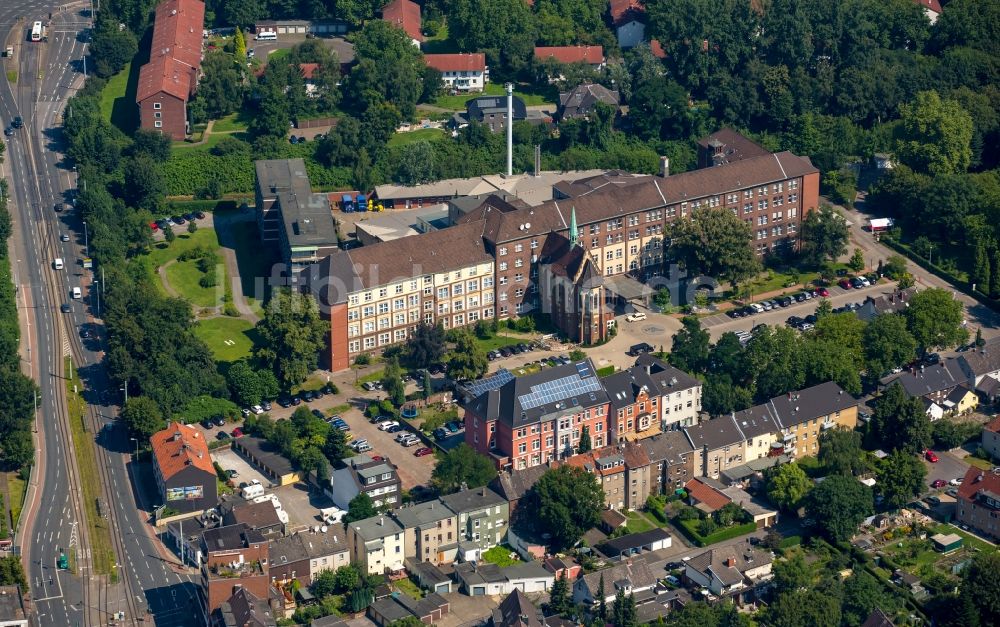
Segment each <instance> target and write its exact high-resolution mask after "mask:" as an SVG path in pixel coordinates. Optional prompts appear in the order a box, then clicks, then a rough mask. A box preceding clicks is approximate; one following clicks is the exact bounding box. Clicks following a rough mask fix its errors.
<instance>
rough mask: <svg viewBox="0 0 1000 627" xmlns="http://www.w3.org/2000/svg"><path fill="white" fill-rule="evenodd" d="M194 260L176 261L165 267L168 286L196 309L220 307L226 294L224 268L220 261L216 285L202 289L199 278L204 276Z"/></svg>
mask: <svg viewBox="0 0 1000 627" xmlns="http://www.w3.org/2000/svg"><path fill="white" fill-rule="evenodd" d="M196 263H197V262H196V261H195V260H194V259H189V260H187V261H178V262H177V263H173V264H170V265H169V266H168V267H167V280H168V281H169V282H170V286H171V287H173V288H174V289H175V290H177V292H178V293H179V294H180V295H181V296H182V297H184V298H185V299H186V300H188V301H189V302H190V303H191V304H192V305H194V306H196V307H221V306H222V305H223V304H224V302H225V300H224V297H225V294H226V288H225V286H226V283H225V281H226V266H225V264H223V263H222V261H221V260H220V262H219V264H218V265H217V266H216V270H215V275H216V277H217V280H216V285H214V286H213V287H202V286H201V285H199V283H198V282H199V281H200V280H201V277H203V276H205V275H204V274H203V273H202V271H201V270H199V269H198V267H197V266H196V265H195V264H196Z"/></svg>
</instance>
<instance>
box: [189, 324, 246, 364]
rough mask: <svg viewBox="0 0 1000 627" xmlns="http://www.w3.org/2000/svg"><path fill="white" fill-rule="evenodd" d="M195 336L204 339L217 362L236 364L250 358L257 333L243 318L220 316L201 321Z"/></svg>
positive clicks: (197, 325)
mask: <svg viewBox="0 0 1000 627" xmlns="http://www.w3.org/2000/svg"><path fill="white" fill-rule="evenodd" d="M194 334H195V335H197V336H198V337H199V338H201V339H202V341H204V342H205V343H206V344H208V347H209V348H210V349H211V350H212V354H213V355H215V359H216V361H222V362H235V361H239V360H240V359H243V358H245V357H249V356H250V352H251V351H252V350H253V345H254V340H255V338H256V336H257V332H256V331H255V330H254V328H253V325H252V324H250V323H249V322H247V321H246V320H243V319H242V318H229V317H226V316H220V317H218V318H209V319H207V320H199V321H198V323H197V324H195V325H194Z"/></svg>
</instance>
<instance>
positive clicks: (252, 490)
mask: <svg viewBox="0 0 1000 627" xmlns="http://www.w3.org/2000/svg"><path fill="white" fill-rule="evenodd" d="M262 494H264V486H262V485H260V484H259V483H256V484H253V485H248V486H246V487H245V488H243V498H245V499H247V500H248V501H249V500H251V499H255V498H257V497H259V496H261V495H262Z"/></svg>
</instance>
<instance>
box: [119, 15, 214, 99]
mask: <svg viewBox="0 0 1000 627" xmlns="http://www.w3.org/2000/svg"><path fill="white" fill-rule="evenodd" d="M154 20H155V21H154V23H153V40H152V43H151V44H150V46H149V63H147V64H146V65H144V66H142V69H140V70H139V84H138V87H137V91H136V102H142V101H143V100H145V99H146V98H148V97H150V96H152V95H153V94H155V93H157V92H160V91H165V92H167V93H169V94H171V95H173V96H176V97H177V98H180V99H181V100H187V98H188V96H189V95H190V94H191V91H192V89H193V87H194V86H195V80H196V79H195V76H196V75H197V73H198V67H199V66H200V65H201V42H202V37H201V31H202V28H203V27H204V25H205V3H204V2H201V0H166V1H165V2H162V3H161V4H160V5H159V6H157V7H156V15H155V17H154ZM184 75H186V76H184Z"/></svg>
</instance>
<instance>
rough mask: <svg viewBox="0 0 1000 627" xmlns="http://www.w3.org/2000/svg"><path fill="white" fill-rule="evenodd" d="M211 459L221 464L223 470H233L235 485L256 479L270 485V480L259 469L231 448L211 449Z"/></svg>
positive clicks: (262, 483)
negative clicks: (235, 473)
mask: <svg viewBox="0 0 1000 627" xmlns="http://www.w3.org/2000/svg"><path fill="white" fill-rule="evenodd" d="M212 461H214V462H218V464H219V465H220V466H222V469H223V470H235V471H236V472H237V473H238V474H237V475H236V476H235V477H233V481H234V482H235V483H236V485H239V484H240V483H242V482H244V481H246V482H247V483H249V482H250V481H252V480H254V479H256V480H257V481H260V484H261V485H265V486H269V485H271V480H270V479H268V478H267V477H265V476H264V475H263V474H261V472H260V471H259V470H257V469H256V468H254V467H253V466H251V465H250V464H249V462H247V460H245V459H243V458H242V457H240V455H239V454H238V453H237V452H236V451H234V450H233V449H231V448H220V449H216V450H214V451H212Z"/></svg>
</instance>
